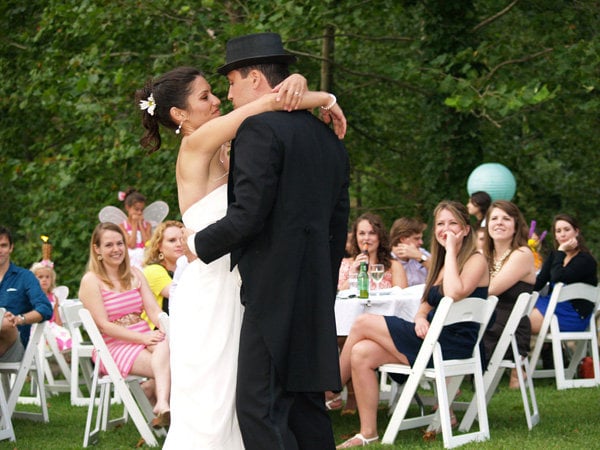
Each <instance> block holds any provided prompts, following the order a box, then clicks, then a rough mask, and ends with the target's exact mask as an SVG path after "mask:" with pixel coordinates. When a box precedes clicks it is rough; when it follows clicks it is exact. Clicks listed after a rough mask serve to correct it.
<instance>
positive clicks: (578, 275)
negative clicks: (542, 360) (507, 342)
mask: <svg viewBox="0 0 600 450" xmlns="http://www.w3.org/2000/svg"><path fill="white" fill-rule="evenodd" d="M552 234H553V235H554V245H555V248H556V250H554V251H552V252H550V254H549V255H548V257H547V258H546V260H545V261H544V264H543V265H542V269H541V270H540V273H539V274H538V276H537V279H536V281H535V287H534V289H535V290H536V291H540V290H541V289H543V288H544V287H545V286H546V285H547V284H548V285H549V290H548V293H547V295H544V296H540V298H539V299H538V301H537V303H536V305H535V308H534V309H533V311H531V314H530V316H529V318H530V320H531V332H532V333H534V334H538V333H539V332H540V328H541V326H542V321H543V320H544V314H545V313H546V309H548V302H549V300H550V295H551V294H552V288H553V287H554V285H555V284H556V283H565V284H572V283H587V284H591V285H594V286H595V285H597V284H598V275H597V263H596V260H595V259H594V257H593V256H592V254H591V253H590V251H589V250H588V248H587V247H586V246H585V242H584V239H583V235H582V234H581V230H580V228H579V225H578V224H577V221H576V220H575V218H574V217H571V216H570V215H568V214H558V215H557V216H556V217H555V218H554V221H553V222H552ZM593 311H594V305H593V304H592V303H591V302H588V301H586V300H570V301H567V302H561V303H559V304H558V305H556V310H555V312H554V314H555V315H556V317H557V318H558V325H559V327H560V329H561V331H583V330H585V329H586V328H587V325H588V323H589V320H590V314H592V312H593Z"/></svg>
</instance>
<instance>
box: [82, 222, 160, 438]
mask: <svg viewBox="0 0 600 450" xmlns="http://www.w3.org/2000/svg"><path fill="white" fill-rule="evenodd" d="M79 298H80V299H81V301H82V302H83V305H84V306H85V307H86V308H87V309H88V310H89V311H90V313H91V315H92V317H93V318H94V322H96V325H97V326H98V329H99V330H100V332H101V333H102V336H103V337H104V340H105V341H106V344H107V347H108V350H109V351H110V354H111V355H112V357H113V359H114V360H115V362H116V364H117V366H118V367H119V370H120V371H121V374H122V375H123V376H127V375H129V374H132V375H140V376H143V377H148V378H150V379H152V380H153V382H152V383H150V384H149V386H153V388H154V392H153V393H152V395H149V397H151V401H153V402H155V406H154V413H155V414H156V415H157V416H156V418H155V419H154V420H153V422H152V424H153V426H155V427H162V426H167V425H168V424H169V420H170V406H169V396H170V383H171V371H170V366H169V344H168V341H167V339H166V335H165V330H162V329H160V326H159V329H156V330H151V329H150V327H149V326H148V323H147V322H146V321H145V320H143V319H142V318H141V313H142V311H145V312H146V313H147V314H148V317H150V320H152V322H153V323H155V324H159V323H160V321H159V315H160V314H161V313H162V311H161V309H160V308H159V306H158V304H157V303H156V300H155V299H154V295H153V294H152V291H151V290H150V287H149V286H148V282H147V281H146V279H145V278H144V275H143V273H142V272H141V271H140V270H139V269H137V268H135V267H131V266H130V264H129V256H128V254H127V246H126V244H125V235H124V234H123V230H121V228H119V226H117V225H115V224H112V223H101V224H99V225H98V226H97V227H96V228H95V230H94V233H93V234H92V240H91V243H90V259H89V262H88V272H87V273H86V274H85V275H84V276H83V278H82V279H81V284H80V287H79Z"/></svg>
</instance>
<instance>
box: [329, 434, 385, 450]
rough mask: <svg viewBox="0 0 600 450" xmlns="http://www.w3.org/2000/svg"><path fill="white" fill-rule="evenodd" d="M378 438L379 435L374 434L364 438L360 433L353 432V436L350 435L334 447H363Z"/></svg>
mask: <svg viewBox="0 0 600 450" xmlns="http://www.w3.org/2000/svg"><path fill="white" fill-rule="evenodd" d="M378 439H379V436H375V437H372V438H366V437H364V436H363V435H362V434H360V433H358V434H355V435H354V436H352V437H351V438H350V439H348V440H347V441H345V442H342V443H341V444H340V445H338V446H337V447H336V449H338V448H350V447H364V446H366V445H369V444H371V443H373V442H375V441H377V440H378Z"/></svg>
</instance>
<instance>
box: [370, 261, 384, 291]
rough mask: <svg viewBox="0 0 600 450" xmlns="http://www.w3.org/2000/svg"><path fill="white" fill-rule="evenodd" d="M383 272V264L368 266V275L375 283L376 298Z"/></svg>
mask: <svg viewBox="0 0 600 450" xmlns="http://www.w3.org/2000/svg"><path fill="white" fill-rule="evenodd" d="M384 272H385V270H384V268H383V264H371V265H370V266H369V275H371V279H372V280H373V282H374V283H375V286H376V288H375V291H376V292H377V296H379V283H381V280H383V273H384Z"/></svg>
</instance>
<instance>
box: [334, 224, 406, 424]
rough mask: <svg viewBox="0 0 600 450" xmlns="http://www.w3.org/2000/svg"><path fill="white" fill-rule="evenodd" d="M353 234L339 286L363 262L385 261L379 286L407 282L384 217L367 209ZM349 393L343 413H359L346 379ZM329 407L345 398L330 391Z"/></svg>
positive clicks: (337, 405)
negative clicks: (384, 223) (394, 251)
mask: <svg viewBox="0 0 600 450" xmlns="http://www.w3.org/2000/svg"><path fill="white" fill-rule="evenodd" d="M349 237H350V249H349V250H350V256H349V257H348V258H344V259H343V260H342V263H341V266H340V272H339V280H338V290H344V289H348V288H349V287H350V282H349V280H350V276H351V274H352V275H354V276H356V275H357V274H358V271H359V268H360V263H361V262H366V263H367V267H368V265H369V264H383V267H384V270H385V272H384V274H383V279H382V280H381V282H380V283H379V289H386V288H391V287H393V286H399V287H401V288H405V287H407V286H408V281H407V278H406V272H405V271H404V268H403V267H402V264H400V262H399V261H396V260H394V259H392V257H391V254H390V240H389V237H388V234H387V231H386V228H385V227H384V226H383V221H382V220H381V217H379V216H378V215H376V214H371V213H365V214H363V215H361V216H360V217H358V218H357V219H356V220H355V221H354V225H353V226H352V233H351V236H349ZM374 289H375V283H374V282H373V280H371V281H370V290H371V291H373V290H374ZM345 341H346V336H339V337H338V346H339V348H340V349H342V348H343V347H344V342H345ZM347 392H348V396H347V399H346V406H345V407H344V408H343V409H342V412H341V414H342V415H346V414H356V400H355V398H354V392H353V391H352V383H351V382H350V381H349V382H348V383H347ZM326 398H327V402H326V406H327V409H339V408H341V407H342V398H341V396H339V395H334V394H333V393H331V392H329V393H327V396H326Z"/></svg>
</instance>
